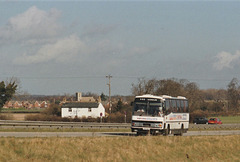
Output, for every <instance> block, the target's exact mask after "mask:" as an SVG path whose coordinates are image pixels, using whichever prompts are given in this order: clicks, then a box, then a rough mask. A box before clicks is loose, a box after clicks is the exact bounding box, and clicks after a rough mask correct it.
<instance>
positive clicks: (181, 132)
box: [179, 124, 184, 136]
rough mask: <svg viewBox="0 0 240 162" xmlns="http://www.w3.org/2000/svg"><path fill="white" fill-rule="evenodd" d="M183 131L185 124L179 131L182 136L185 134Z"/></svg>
mask: <svg viewBox="0 0 240 162" xmlns="http://www.w3.org/2000/svg"><path fill="white" fill-rule="evenodd" d="M183 131H184V126H183V124H182V126H181V130H180V133H179V136H182V135H183Z"/></svg>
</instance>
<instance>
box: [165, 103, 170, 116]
mask: <svg viewBox="0 0 240 162" xmlns="http://www.w3.org/2000/svg"><path fill="white" fill-rule="evenodd" d="M169 110H170V103H169V100H165V113H166V114H169Z"/></svg>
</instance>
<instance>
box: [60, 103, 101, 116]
mask: <svg viewBox="0 0 240 162" xmlns="http://www.w3.org/2000/svg"><path fill="white" fill-rule="evenodd" d="M61 114H62V115H61V116H62V117H71V118H74V117H78V118H82V117H87V118H88V117H91V118H97V117H101V116H102V117H104V116H105V108H104V107H103V105H102V104H101V103H97V102H67V103H64V104H63V105H62V107H61Z"/></svg>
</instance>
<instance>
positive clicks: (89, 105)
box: [62, 102, 99, 108]
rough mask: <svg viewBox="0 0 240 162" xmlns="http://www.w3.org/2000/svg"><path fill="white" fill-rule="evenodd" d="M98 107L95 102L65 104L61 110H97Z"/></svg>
mask: <svg viewBox="0 0 240 162" xmlns="http://www.w3.org/2000/svg"><path fill="white" fill-rule="evenodd" d="M98 105H99V103H96V102H67V103H64V104H63V105H62V108H98Z"/></svg>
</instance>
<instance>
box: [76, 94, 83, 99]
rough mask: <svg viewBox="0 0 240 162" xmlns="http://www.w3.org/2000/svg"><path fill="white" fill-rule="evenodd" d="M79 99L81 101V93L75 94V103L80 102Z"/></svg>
mask: <svg viewBox="0 0 240 162" xmlns="http://www.w3.org/2000/svg"><path fill="white" fill-rule="evenodd" d="M81 99H82V93H81V92H77V93H76V100H77V101H81Z"/></svg>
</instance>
